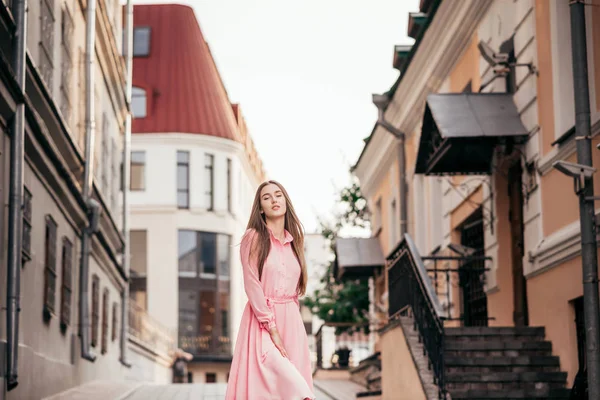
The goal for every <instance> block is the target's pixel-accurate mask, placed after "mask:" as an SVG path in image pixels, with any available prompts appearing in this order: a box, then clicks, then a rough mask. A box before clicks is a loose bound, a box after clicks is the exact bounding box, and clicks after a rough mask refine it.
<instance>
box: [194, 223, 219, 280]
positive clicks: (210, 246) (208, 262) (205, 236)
mask: <svg viewBox="0 0 600 400" xmlns="http://www.w3.org/2000/svg"><path fill="white" fill-rule="evenodd" d="M198 238H199V239H200V240H199V242H200V243H199V244H200V246H199V247H200V273H202V274H209V275H214V274H216V272H217V234H216V233H200V234H199V237H198Z"/></svg>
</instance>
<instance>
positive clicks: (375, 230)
mask: <svg viewBox="0 0 600 400" xmlns="http://www.w3.org/2000/svg"><path fill="white" fill-rule="evenodd" d="M380 230H381V197H380V198H379V199H378V200H377V202H376V203H375V213H374V215H373V219H372V220H371V234H372V235H373V236H377V235H379V231H380Z"/></svg>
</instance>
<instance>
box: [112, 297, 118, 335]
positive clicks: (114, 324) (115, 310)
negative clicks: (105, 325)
mask: <svg viewBox="0 0 600 400" xmlns="http://www.w3.org/2000/svg"><path fill="white" fill-rule="evenodd" d="M118 312H119V303H117V302H116V301H115V302H114V303H113V306H112V335H111V340H112V341H113V342H114V341H115V340H117V337H118V336H119V334H118V329H117V327H118V323H119V319H118V318H119V316H118Z"/></svg>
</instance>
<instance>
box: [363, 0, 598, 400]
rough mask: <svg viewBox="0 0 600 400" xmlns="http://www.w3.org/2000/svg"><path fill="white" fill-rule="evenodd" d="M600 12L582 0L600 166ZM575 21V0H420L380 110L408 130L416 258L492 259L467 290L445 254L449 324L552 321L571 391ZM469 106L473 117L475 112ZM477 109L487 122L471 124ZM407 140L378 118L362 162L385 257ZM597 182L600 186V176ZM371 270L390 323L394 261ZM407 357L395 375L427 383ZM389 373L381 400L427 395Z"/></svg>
mask: <svg viewBox="0 0 600 400" xmlns="http://www.w3.org/2000/svg"><path fill="white" fill-rule="evenodd" d="M592 3H594V4H596V3H597V2H592ZM599 10H600V8H598V7H593V6H586V7H585V13H586V14H585V19H586V26H587V56H588V60H587V61H588V72H589V76H588V80H589V90H590V109H591V124H592V135H591V136H592V139H591V140H592V145H593V147H592V149H593V150H592V154H593V164H594V166H595V167H596V168H597V166H598V165H600V164H599V163H600V154H598V151H597V150H596V149H595V147H596V145H597V144H598V136H597V135H598V132H599V127H600V123H599V121H600V100H599V97H598V93H600V76H599V75H598V71H600V30H599V28H598V27H599V26H600V23H599V20H600V11H599ZM570 24H571V22H570V14H569V2H568V1H550V2H549V1H541V0H540V1H535V0H518V1H515V2H510V4H507V3H506V2H502V1H451V0H444V1H427V0H423V1H421V3H420V12H418V13H411V14H410V15H409V32H408V33H409V36H411V37H413V38H414V39H415V44H413V45H412V46H396V48H395V49H394V67H395V68H397V69H399V70H400V71H401V75H400V78H399V79H398V81H397V82H396V83H395V84H394V85H393V86H392V88H391V89H390V91H389V92H388V93H387V96H388V98H389V99H390V103H389V105H388V106H387V108H386V111H385V112H384V118H385V120H386V121H388V122H389V123H391V124H392V125H393V126H394V127H395V128H397V129H398V130H400V131H402V132H403V133H404V134H405V135H406V136H405V137H406V139H405V150H406V157H405V165H406V168H405V170H406V175H405V176H406V185H407V189H408V190H407V192H408V195H407V196H406V207H407V209H408V221H407V227H408V229H407V231H408V234H409V235H410V236H411V237H412V238H413V239H414V242H415V244H416V247H417V248H418V251H419V253H420V254H421V255H422V256H425V257H426V258H427V257H431V256H435V255H438V256H439V255H446V256H460V255H461V252H467V253H468V254H469V255H477V256H480V257H487V260H484V261H478V262H479V264H478V265H477V267H478V268H482V269H485V270H486V271H485V275H484V277H482V278H483V279H477V282H474V283H470V284H469V285H470V286H469V290H471V291H470V292H468V291H466V290H465V285H463V284H461V283H460V279H461V278H459V276H458V273H459V269H460V268H464V266H465V264H464V263H462V264H461V263H460V262H457V261H443V262H439V261H438V262H437V264H436V265H435V267H436V268H439V269H444V268H447V269H454V270H455V272H454V273H453V274H455V275H454V277H450V278H447V277H446V276H438V275H436V274H435V273H430V278H431V280H432V281H435V283H436V285H438V284H439V283H440V282H441V283H442V284H441V286H436V289H437V288H438V287H441V289H440V291H438V293H437V297H438V300H439V303H440V305H441V307H442V309H443V310H444V313H445V317H446V318H448V320H447V321H446V322H445V325H446V326H490V327H497V326H509V327H515V326H539V327H544V328H545V338H546V340H547V341H549V342H551V343H552V354H553V355H555V356H558V358H559V359H560V370H561V371H565V372H566V373H567V380H566V386H567V387H570V386H572V384H573V380H574V378H575V375H576V374H577V373H578V371H580V370H581V369H582V366H583V365H584V352H585V351H584V349H585V333H584V331H583V323H582V310H583V308H582V307H583V302H582V295H583V286H582V272H581V264H582V260H581V232H580V222H579V206H578V199H577V195H576V194H575V193H574V192H573V182H572V179H571V178H568V177H566V176H564V175H562V174H561V173H560V172H559V171H557V170H556V169H554V168H552V165H553V163H554V162H555V161H559V160H565V161H570V162H576V148H575V143H576V140H575V127H574V125H575V111H574V110H575V109H574V89H573V67H572V49H571V26H570ZM490 49H491V51H490ZM491 53H493V56H491V55H490V54H491ZM500 59H502V60H501V61H498V60H500ZM469 104H470V105H472V107H471V109H472V110H475V111H467V110H468V109H469ZM500 109H501V110H502V112H501V113H498V110H500ZM482 110H483V111H482ZM485 112H488V114H485ZM477 113H482V114H477ZM471 114H473V115H476V116H477V117H480V116H484V117H483V118H481V121H484V123H489V125H488V126H486V127H485V128H481V127H479V128H478V129H480V130H477V129H475V130H470V128H471V127H472V126H469V125H468V122H469V121H467V120H468V119H469V117H470V115H471ZM457 116H460V117H461V118H462V120H461V118H458V117H457ZM493 118H496V119H495V120H494V119H493ZM482 125H483V124H482ZM481 129H483V131H485V134H481V133H480V132H481ZM483 136H487V137H488V138H486V139H482V137H483ZM398 143H399V142H398V140H397V139H395V138H394V136H393V135H392V134H391V133H390V132H389V131H387V130H386V129H384V127H382V126H381V125H380V124H378V125H376V126H375V128H374V130H373V132H372V133H371V136H370V137H369V139H368V141H367V143H366V145H365V148H364V150H363V153H362V154H361V156H360V159H359V160H358V162H357V164H356V166H355V169H354V171H355V174H356V175H357V176H358V178H359V179H360V182H361V189H362V191H363V193H364V194H365V195H366V197H367V198H368V203H369V208H370V209H371V210H372V213H373V220H372V225H373V235H374V236H375V237H377V238H378V240H379V244H380V248H381V250H382V253H383V254H384V255H386V256H387V255H390V254H392V253H393V251H394V250H395V248H396V246H397V245H398V241H399V240H400V237H401V234H402V232H401V214H400V207H401V206H402V204H401V202H402V199H401V198H400V196H401V190H399V182H400V181H401V177H400V171H401V170H402V164H401V159H399V157H398V156H399V152H398V150H397V149H398ZM594 182H595V184H596V187H598V176H597V175H595V177H594ZM596 218H597V216H596ZM464 254H466V253H464ZM433 264H434V262H433V261H431V262H429V263H428V264H427V267H428V268H433V267H434V265H433ZM463 271H464V270H463ZM369 276H372V277H373V279H374V282H375V285H374V292H375V293H374V295H375V302H376V304H377V305H378V307H376V308H378V309H379V310H380V311H381V312H379V313H376V316H377V317H378V318H379V320H380V321H381V326H382V327H385V326H386V325H387V324H388V321H387V315H388V313H387V311H388V309H387V308H388V306H389V304H390V297H391V296H394V295H395V294H394V293H390V292H389V290H388V287H389V280H388V274H387V272H386V269H385V267H383V266H382V267H381V268H379V269H375V270H374V271H373V272H372V273H371V275H369ZM379 305H380V307H379ZM386 335H387V333H386ZM392 344H393V341H391V340H387V341H381V342H380V343H379V348H380V349H381V350H382V352H383V353H382V354H386V353H387V354H394V351H393V350H392V349H391V348H390V347H389V346H391V345H392ZM398 351H399V352H400V351H402V350H398ZM396 357H400V358H402V357H410V354H408V353H402V354H400V353H398V354H396ZM384 363H385V361H384ZM404 365H407V366H409V367H407V368H404V369H403V370H399V369H398V368H399V367H397V366H396V367H394V368H396V369H395V370H394V372H393V373H394V374H396V376H398V374H402V375H403V376H413V377H417V378H418V376H417V375H415V373H416V372H415V367H414V365H413V364H412V363H405V364H404ZM411 365H412V366H411ZM388 367H389V365H388ZM400 369H402V368H400ZM411 374H412V375H411ZM385 377H386V373H385V368H384V371H383V398H391V397H387V395H386V390H387V391H388V394H389V392H390V391H393V390H399V389H403V390H413V389H414V390H415V391H414V392H410V393H416V394H414V396H415V397H414V398H421V396H423V389H422V388H420V386H421V384H420V382H419V380H418V379H417V380H416V382H417V385H416V386H413V387H411V385H410V384H408V383H407V382H410V379H407V380H405V381H402V380H398V379H389V378H388V379H387V380H386V379H385ZM402 385H404V386H402ZM411 398H413V397H411Z"/></svg>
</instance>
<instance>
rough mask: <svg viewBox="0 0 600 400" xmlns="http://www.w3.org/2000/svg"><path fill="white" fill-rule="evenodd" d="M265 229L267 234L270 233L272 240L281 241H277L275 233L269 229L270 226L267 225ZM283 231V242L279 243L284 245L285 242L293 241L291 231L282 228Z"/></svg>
mask: <svg viewBox="0 0 600 400" xmlns="http://www.w3.org/2000/svg"><path fill="white" fill-rule="evenodd" d="M267 230H268V231H269V235H271V239H273V240H277V241H278V242H279V243H281V242H280V241H279V239H278V238H277V237H275V235H274V234H273V231H272V230H271V228H269V227H267ZM283 232H284V234H285V238H284V239H283V243H281V244H284V245H285V244H287V243H290V242H291V241H293V240H294V237H293V236H292V234H291V233H289V232H288V231H287V229H284V230H283Z"/></svg>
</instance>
